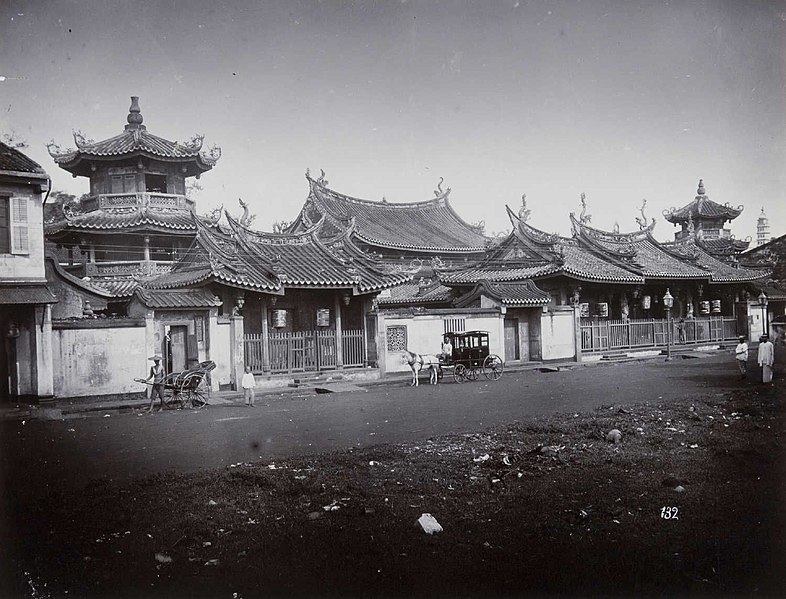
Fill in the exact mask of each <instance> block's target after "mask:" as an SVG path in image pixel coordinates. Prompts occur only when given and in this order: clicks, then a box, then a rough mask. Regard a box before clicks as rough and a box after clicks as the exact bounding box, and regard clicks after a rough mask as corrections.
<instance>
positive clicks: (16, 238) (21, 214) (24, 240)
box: [10, 197, 30, 254]
mask: <svg viewBox="0 0 786 599" xmlns="http://www.w3.org/2000/svg"><path fill="white" fill-rule="evenodd" d="M27 210H28V198H25V197H12V198H11V211H10V212H11V219H10V220H11V253H12V254H29V253H30V237H29V230H30V224H29V219H28V216H27Z"/></svg>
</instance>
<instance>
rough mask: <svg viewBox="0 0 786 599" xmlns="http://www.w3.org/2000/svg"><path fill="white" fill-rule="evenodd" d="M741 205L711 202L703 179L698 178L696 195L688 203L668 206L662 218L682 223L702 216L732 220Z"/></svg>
mask: <svg viewBox="0 0 786 599" xmlns="http://www.w3.org/2000/svg"><path fill="white" fill-rule="evenodd" d="M742 210H743V207H742V206H737V207H736V208H733V207H732V206H730V205H729V204H728V203H726V204H723V205H722V204H718V203H717V202H713V201H712V200H711V199H710V198H709V197H707V194H706V192H705V190H704V181H702V180H701V179H699V188H698V190H697V191H696V197H695V198H694V199H693V201H692V202H691V203H690V204H686V205H685V206H683V207H682V208H670V209H669V210H664V211H663V216H664V218H665V219H666V220H667V221H669V222H670V223H675V224H676V223H683V222H686V221H687V220H688V219H692V220H693V221H698V220H701V219H704V218H723V219H724V220H733V219H735V218H737V217H738V216H739V215H740V213H741V212H742Z"/></svg>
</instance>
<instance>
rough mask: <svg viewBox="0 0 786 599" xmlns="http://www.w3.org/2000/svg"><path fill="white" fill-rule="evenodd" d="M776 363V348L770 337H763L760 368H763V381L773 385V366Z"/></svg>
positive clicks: (760, 347) (760, 345) (760, 348)
mask: <svg viewBox="0 0 786 599" xmlns="http://www.w3.org/2000/svg"><path fill="white" fill-rule="evenodd" d="M774 363H775V347H774V346H773V345H772V341H770V338H769V336H768V335H762V336H761V342H760V343H759V366H761V381H762V383H765V384H769V385H771V384H772V365H773V364H774Z"/></svg>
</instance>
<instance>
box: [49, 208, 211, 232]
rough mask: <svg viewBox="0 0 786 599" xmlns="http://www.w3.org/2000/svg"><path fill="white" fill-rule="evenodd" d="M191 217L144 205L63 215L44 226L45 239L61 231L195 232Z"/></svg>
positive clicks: (187, 214)
mask: <svg viewBox="0 0 786 599" xmlns="http://www.w3.org/2000/svg"><path fill="white" fill-rule="evenodd" d="M196 229H197V227H196V223H195V222H194V214H193V213H192V212H191V211H189V210H178V211H173V210H167V209H156V208H154V207H151V206H149V205H146V204H142V205H137V206H133V207H130V208H129V207H126V208H98V209H97V210H91V211H89V212H83V213H76V214H68V215H65V214H64V215H63V218H62V219H60V220H57V221H55V222H52V223H46V224H45V225H44V230H45V232H46V235H47V236H48V237H50V236H56V235H57V234H58V233H61V232H64V231H93V232H102V233H114V232H124V233H128V232H133V231H166V232H168V233H186V234H191V235H193V234H194V233H196Z"/></svg>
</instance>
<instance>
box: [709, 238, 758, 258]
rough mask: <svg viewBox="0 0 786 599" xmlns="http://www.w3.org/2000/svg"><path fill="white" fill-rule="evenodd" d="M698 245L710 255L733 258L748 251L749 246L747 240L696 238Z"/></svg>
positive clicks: (749, 241) (749, 242)
mask: <svg viewBox="0 0 786 599" xmlns="http://www.w3.org/2000/svg"><path fill="white" fill-rule="evenodd" d="M697 241H698V245H700V246H701V247H702V248H703V249H704V250H706V251H707V252H709V253H710V254H713V255H716V256H735V255H737V254H739V253H741V252H744V251H745V250H747V249H748V246H750V244H751V240H750V238H748V239H728V238H726V239H707V238H706V237H702V238H697Z"/></svg>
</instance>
